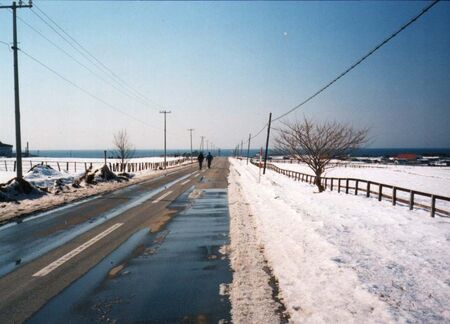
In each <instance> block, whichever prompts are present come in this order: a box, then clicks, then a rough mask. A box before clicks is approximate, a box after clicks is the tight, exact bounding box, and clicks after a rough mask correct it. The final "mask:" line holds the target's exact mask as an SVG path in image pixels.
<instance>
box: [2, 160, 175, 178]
mask: <svg viewBox="0 0 450 324" xmlns="http://www.w3.org/2000/svg"><path fill="white" fill-rule="evenodd" d="M179 159H182V157H167V161H168V162H170V161H176V160H179ZM15 160H16V159H15V158H0V183H5V182H7V181H8V180H10V179H12V178H14V177H15V172H14V171H11V170H13V166H14V161H15ZM107 161H108V163H119V162H120V161H119V160H118V159H108V160H107ZM163 161H164V158H162V157H147V158H134V159H130V160H128V162H129V163H142V162H149V163H161V162H163ZM4 162H6V164H7V166H6V167H5V164H4ZM30 162H31V163H30ZM41 162H44V163H46V164H48V165H49V166H51V167H52V168H53V169H55V171H56V172H59V174H58V175H56V176H57V177H60V178H61V177H64V178H73V177H75V176H78V175H80V174H82V173H83V172H84V163H87V164H88V166H89V165H90V164H91V163H92V166H93V168H99V167H101V166H102V165H103V164H104V159H93V158H91V159H89V158H50V157H49V158H46V157H33V158H24V159H23V169H24V177H25V179H26V180H34V179H36V176H34V178H27V175H26V173H27V171H28V170H29V169H30V167H31V165H35V164H37V163H41ZM67 162H69V170H68V171H66V163H67ZM75 162H76V163H77V170H75V168H74V163H75ZM57 163H59V164H60V168H61V171H57V170H58V167H57ZM6 168H7V169H8V171H6ZM147 171H148V170H144V171H142V172H136V173H146V172H147ZM43 178H45V176H43Z"/></svg>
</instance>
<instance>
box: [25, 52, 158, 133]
mask: <svg viewBox="0 0 450 324" xmlns="http://www.w3.org/2000/svg"><path fill="white" fill-rule="evenodd" d="M19 50H20V52H21V53H23V54H24V55H25V56H27V57H28V58H29V59H31V60H33V61H34V62H36V63H38V64H39V65H40V66H42V67H44V68H45V69H47V70H48V71H50V72H52V73H53V74H55V75H56V76H58V77H59V78H60V79H62V80H64V81H65V82H67V83H69V84H71V85H72V86H73V87H75V88H77V89H78V90H80V91H82V92H84V93H85V94H87V95H88V96H89V97H91V98H93V99H95V100H97V101H99V102H101V103H102V104H104V105H105V106H107V107H109V108H111V109H113V110H115V111H117V112H119V113H121V114H123V115H125V116H127V117H129V118H132V119H134V120H135V121H138V122H140V123H142V124H144V125H146V126H149V127H152V128H155V129H160V128H158V127H155V126H153V125H150V124H148V123H146V122H144V121H142V120H140V119H138V118H136V117H134V116H133V115H130V114H128V113H127V112H125V111H123V110H121V109H119V108H117V107H115V106H113V105H112V104H110V103H109V102H107V101H105V100H103V99H102V98H100V97H98V96H96V95H95V94H93V93H92V92H90V91H88V90H86V89H84V88H83V87H81V86H79V85H78V84H77V83H75V82H73V81H71V80H69V79H68V78H66V77H65V76H63V75H61V74H60V73H58V72H57V71H56V70H54V69H53V68H51V67H49V66H48V65H47V64H45V63H43V62H41V61H40V60H38V59H37V58H35V57H33V56H32V55H30V54H28V53H27V52H25V51H24V50H23V49H19Z"/></svg>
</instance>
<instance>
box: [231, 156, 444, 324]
mask: <svg viewBox="0 0 450 324" xmlns="http://www.w3.org/2000/svg"><path fill="white" fill-rule="evenodd" d="M231 164H232V165H231V173H230V182H231V183H237V184H238V185H239V186H240V187H241V188H242V191H241V194H242V196H243V198H245V199H246V200H247V202H248V203H249V205H250V209H251V212H252V215H253V216H252V218H253V220H254V224H255V227H254V229H252V228H251V227H250V228H249V230H254V231H255V232H256V235H257V236H258V240H259V241H260V242H261V244H262V246H263V248H264V254H265V257H266V259H267V261H268V263H269V265H270V266H271V267H272V269H273V273H274V275H275V276H276V278H277V279H278V281H279V287H280V291H281V297H282V299H283V302H284V304H285V305H286V308H287V310H288V312H289V314H290V316H291V319H290V320H291V321H292V322H294V323H301V322H307V323H318V322H330V323H332V322H341V323H343V322H345V323H386V322H394V321H395V322H414V323H418V322H421V323H423V322H426V323H438V322H440V323H442V322H450V305H449V303H448V302H449V300H450V219H449V218H442V217H436V218H435V219H433V218H431V217H429V213H428V212H426V211H423V210H413V211H409V210H408V209H407V208H402V207H395V206H392V205H391V203H390V202H389V201H382V202H378V201H377V200H376V199H366V198H364V197H358V196H353V195H343V194H338V193H337V192H329V191H326V192H324V193H321V194H317V193H314V191H316V190H315V188H314V187H313V186H311V185H308V184H305V183H302V182H297V181H293V180H292V179H289V178H288V177H286V176H283V175H280V174H277V173H274V172H272V171H270V170H269V171H267V174H266V176H264V177H262V179H261V183H260V184H258V183H257V179H258V169H257V168H256V167H255V166H252V165H248V166H247V165H245V161H238V160H235V159H231ZM283 166H284V167H286V166H287V165H283ZM293 167H298V166H295V165H294V166H293ZM405 170H407V169H406V168H405ZM437 170H442V169H437ZM346 171H348V169H346ZM357 171H362V172H364V174H366V175H367V174H368V173H369V172H371V171H373V170H372V169H370V170H365V169H364V170H360V169H358V170H355V172H357ZM350 172H353V170H351V171H350ZM392 172H398V171H392ZM402 172H403V171H402ZM424 172H428V171H427V170H426V169H424ZM432 172H434V171H432ZM403 173H405V174H409V175H410V176H411V177H410V178H409V180H408V181H410V184H411V185H413V184H414V183H413V181H412V179H413V178H412V174H411V173H412V172H403ZM393 174H395V173H393ZM346 176H348V174H347V175H346ZM433 176H435V174H434V175H433V174H421V173H419V179H424V178H426V177H428V179H429V180H432V179H434V178H433ZM361 177H362V176H361ZM441 177H445V175H443V176H442V175H441ZM372 179H373V180H378V181H380V179H379V178H377V179H376V178H372ZM384 179H386V178H384ZM420 181H422V180H420ZM442 181H443V182H442V184H443V185H445V187H448V184H449V182H448V180H447V182H445V181H444V180H442ZM424 183H425V181H424ZM230 185H231V184H230ZM399 185H400V184H399ZM428 188H430V189H431V188H432V185H430V187H428ZM420 189H422V190H424V191H425V189H424V188H420ZM230 200H231V198H230ZM251 266H252V265H248V267H251Z"/></svg>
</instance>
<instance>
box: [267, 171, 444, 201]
mask: <svg viewBox="0 0 450 324" xmlns="http://www.w3.org/2000/svg"><path fill="white" fill-rule="evenodd" d="M274 164H275V165H276V166H278V167H279V168H282V169H286V170H292V171H297V172H301V173H306V174H311V175H314V173H313V172H312V171H311V169H310V168H309V167H308V166H307V165H306V164H304V163H302V164H298V163H295V164H289V163H274ZM356 166H357V167H354V168H353V167H336V168H333V169H330V170H328V171H327V172H325V176H327V177H337V178H338V177H341V178H357V179H363V180H370V181H376V182H381V183H385V184H388V185H394V186H397V187H404V188H407V189H412V190H417V191H422V192H427V193H432V194H436V195H442V196H446V197H450V167H431V166H413V165H374V164H360V163H359V164H356Z"/></svg>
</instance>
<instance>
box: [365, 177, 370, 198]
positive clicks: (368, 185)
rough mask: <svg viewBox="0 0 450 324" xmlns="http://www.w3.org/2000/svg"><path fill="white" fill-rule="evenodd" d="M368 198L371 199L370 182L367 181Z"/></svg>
mask: <svg viewBox="0 0 450 324" xmlns="http://www.w3.org/2000/svg"><path fill="white" fill-rule="evenodd" d="M366 197H367V198H369V197H370V181H367V191H366Z"/></svg>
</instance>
